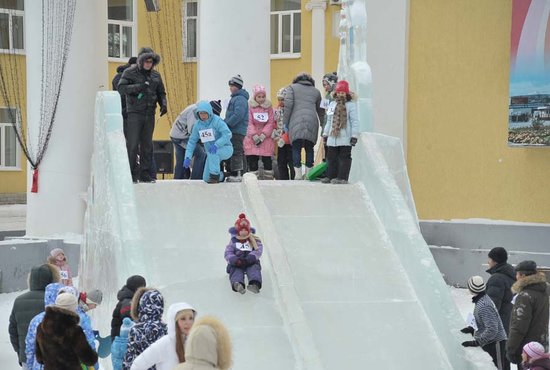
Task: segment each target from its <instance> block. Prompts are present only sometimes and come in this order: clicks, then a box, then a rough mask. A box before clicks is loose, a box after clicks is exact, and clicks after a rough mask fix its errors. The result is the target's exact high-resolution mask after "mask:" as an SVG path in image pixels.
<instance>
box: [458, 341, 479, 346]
mask: <svg viewBox="0 0 550 370" xmlns="http://www.w3.org/2000/svg"><path fill="white" fill-rule="evenodd" d="M462 347H479V344H477V342H476V341H475V340H467V341H466V342H462Z"/></svg>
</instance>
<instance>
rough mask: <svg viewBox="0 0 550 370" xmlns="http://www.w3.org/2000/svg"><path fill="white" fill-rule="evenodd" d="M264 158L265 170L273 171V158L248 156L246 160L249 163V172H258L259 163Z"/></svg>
mask: <svg viewBox="0 0 550 370" xmlns="http://www.w3.org/2000/svg"><path fill="white" fill-rule="evenodd" d="M260 158H262V163H263V164H264V170H266V171H271V170H272V169H273V163H272V162H271V157H264V156H261V157H260V156H259V155H247V156H246V160H247V161H248V170H249V171H258V161H259V160H260Z"/></svg>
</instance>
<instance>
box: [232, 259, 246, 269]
mask: <svg viewBox="0 0 550 370" xmlns="http://www.w3.org/2000/svg"><path fill="white" fill-rule="evenodd" d="M247 265H248V264H247V263H246V260H245V259H244V258H239V259H238V260H237V262H235V266H237V267H241V268H243V267H246V266H247Z"/></svg>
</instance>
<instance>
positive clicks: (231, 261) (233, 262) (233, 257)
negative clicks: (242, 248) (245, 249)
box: [228, 256, 239, 266]
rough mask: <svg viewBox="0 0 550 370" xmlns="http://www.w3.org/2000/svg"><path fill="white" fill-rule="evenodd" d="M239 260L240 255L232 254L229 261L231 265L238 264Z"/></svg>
mask: <svg viewBox="0 0 550 370" xmlns="http://www.w3.org/2000/svg"><path fill="white" fill-rule="evenodd" d="M238 260H239V257H237V256H231V257H229V260H228V262H229V264H230V265H233V266H236V265H237V261H238Z"/></svg>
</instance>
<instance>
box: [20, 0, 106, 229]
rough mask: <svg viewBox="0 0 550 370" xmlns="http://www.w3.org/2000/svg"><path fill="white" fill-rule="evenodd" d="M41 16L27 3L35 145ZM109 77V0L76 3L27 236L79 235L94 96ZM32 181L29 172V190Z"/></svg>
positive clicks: (37, 4)
mask: <svg viewBox="0 0 550 370" xmlns="http://www.w3.org/2000/svg"><path fill="white" fill-rule="evenodd" d="M41 18H42V3H41V2H40V1H35V0H26V1H25V27H26V28H25V43H26V47H25V49H26V63H27V117H28V121H27V124H28V127H29V141H30V142H34V143H36V142H37V141H38V140H37V136H36V135H37V133H38V127H39V125H40V96H41V91H40V88H41V80H42V74H41V73H42V72H41V71H42V70H41V65H42V50H41V49H42V24H41V22H42V19H41ZM45 62H47V61H45ZM107 76H108V71H107V0H94V1H90V0H77V1H76V13H75V19H74V26H73V34H72V37H71V46H70V51H69V56H68V59H67V64H66V66H65V74H64V78H63V84H62V87H61V94H60V97H59V103H58V106H57V114H56V118H55V122H54V126H53V131H52V134H51V137H50V142H49V145H48V149H47V151H46V154H45V156H44V159H43V160H42V163H41V165H40V166H39V182H38V193H30V192H29V193H28V194H27V236H38V237H50V236H54V235H60V234H61V235H63V234H67V233H77V234H81V233H82V232H83V228H82V225H83V218H84V210H85V206H86V204H85V202H84V199H85V198H84V196H83V195H84V194H85V192H86V189H87V187H88V184H89V182H90V157H91V153H92V143H93V127H94V104H95V95H96V92H97V91H98V90H104V89H105V87H106V86H107ZM29 168H30V166H29ZM31 183H32V170H30V171H29V176H28V185H27V186H28V189H30V187H31Z"/></svg>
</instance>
